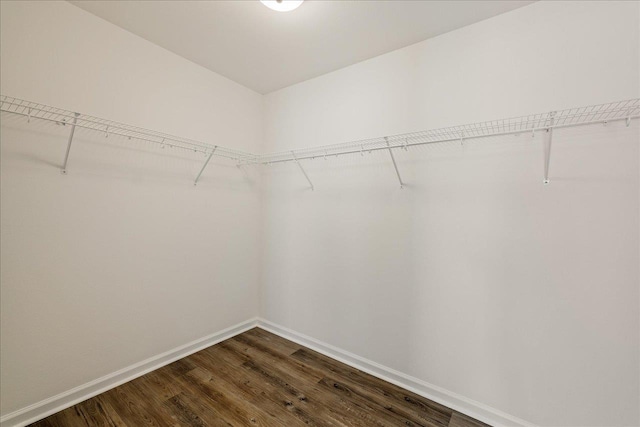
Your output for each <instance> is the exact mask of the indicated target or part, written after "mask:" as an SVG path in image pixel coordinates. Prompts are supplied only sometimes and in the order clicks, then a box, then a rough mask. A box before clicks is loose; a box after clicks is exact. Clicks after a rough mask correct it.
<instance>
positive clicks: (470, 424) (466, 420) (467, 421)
mask: <svg viewBox="0 0 640 427" xmlns="http://www.w3.org/2000/svg"><path fill="white" fill-rule="evenodd" d="M449 427H490V426H489V425H488V424H485V423H483V422H481V421H478V420H476V419H474V418H471V417H468V416H466V415H464V414H461V413H460V412H456V411H454V412H453V415H452V416H451V422H450V423H449Z"/></svg>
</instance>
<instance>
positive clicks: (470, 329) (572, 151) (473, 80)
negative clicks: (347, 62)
mask: <svg viewBox="0 0 640 427" xmlns="http://www.w3.org/2000/svg"><path fill="white" fill-rule="evenodd" d="M639 12H640V11H639V4H638V3H637V2H539V3H536V4H533V5H530V6H527V7H524V8H521V9H517V10H515V11H513V12H510V13H507V14H504V15H501V16H498V17H496V18H493V19H489V20H487V21H483V22H480V23H477V24H475V25H472V26H469V27H466V28H463V29H460V30H457V31H454V32H451V33H448V34H445V35H442V36H439V37H436V38H434V39H431V40H428V41H425V42H422V43H418V44H416V45H413V46H410V47H407V48H405V49H401V50H398V51H395V52H392V53H389V54H386V55H383V56H380V57H377V58H374V59H372V60H369V61H366V62H363V63H360V64H356V65H354V66H351V67H348V68H346V69H343V70H339V71H336V72H334V73H331V74H328V75H326V76H322V77H319V78H316V79H313V80H310V81H307V82H304V83H301V84H298V85H295V86H292V87H289V88H286V89H283V90H281V91H278V92H275V93H272V94H269V95H267V96H266V97H265V116H264V123H265V145H266V147H265V149H266V151H272V150H284V149H292V148H299V147H307V146H314V145H320V144H328V143H335V142H342V141H348V140H356V139H360V138H367V137H375V136H381V135H390V134H397V133H403V132H409V131H414V130H421V129H428V128H435V127H442V126H448V125H455V124H464V123H469V122H474V121H482V120H490V119H495V118H503V117H510V116H517V115H523V114H530V113H538V112H545V111H550V110H554V109H563V108H568V107H573V106H583V105H588V104H594V103H603V102H609V101H616V100H621V99H628V98H634V97H638V96H639V95H640V90H639V81H638V80H639V76H640V69H639V65H638V63H639V46H640V44H639V38H640V37H639V34H638V32H639V27H640V25H639V21H640V13H639ZM638 143H639V128H638V125H637V124H633V125H632V126H631V127H629V128H627V127H625V125H624V123H613V124H609V125H608V126H606V127H604V126H601V125H596V126H591V127H583V128H577V129H573V130H561V131H560V130H559V131H557V132H556V133H555V134H554V146H553V153H552V158H551V180H552V182H551V184H550V185H548V186H543V185H542V164H543V163H542V145H541V144H542V139H541V135H537V136H536V137H535V138H531V136H530V135H521V136H519V137H515V136H514V137H503V138H497V139H494V140H482V141H469V142H467V143H466V144H465V146H464V147H460V145H459V144H457V143H456V144H448V145H438V146H432V147H428V148H421V149H414V150H412V152H411V153H410V154H409V155H407V154H405V153H403V152H398V153H397V154H396V156H397V159H398V163H399V168H400V171H401V173H402V174H403V177H404V178H405V181H406V182H407V183H408V185H407V187H406V188H405V189H403V190H400V189H399V188H398V184H397V182H396V177H395V173H394V171H393V166H392V164H391V162H390V159H389V157H388V154H385V153H373V154H371V155H366V156H365V157H360V156H359V155H355V156H352V157H350V158H339V159H330V160H327V161H324V160H322V159H316V160H313V161H307V162H304V166H305V168H307V172H308V174H309V176H310V177H311V179H312V180H313V181H314V184H315V187H316V190H315V191H314V192H312V191H310V190H309V189H308V188H307V184H306V181H305V180H304V177H303V176H302V174H301V173H300V171H299V170H298V169H297V168H296V166H295V165H294V164H287V165H278V166H276V165H274V166H272V167H268V168H265V169H264V176H265V179H266V180H267V182H266V184H265V186H266V190H265V193H264V200H263V205H264V209H265V216H264V237H263V240H264V243H263V249H264V257H263V265H264V273H263V286H262V288H261V292H262V294H261V315H262V316H263V317H265V318H266V319H267V320H270V321H272V322H275V323H277V324H280V325H283V326H285V327H288V328H291V329H293V330H295V331H298V332H300V333H304V334H306V335H309V336H312V337H314V338H316V339H319V340H321V341H324V342H326V343H329V344H332V345H334V346H337V347H339V348H342V349H344V350H347V351H350V352H352V353H355V354H357V355H359V356H362V357H365V358H368V359H370V360H373V361H375V362H378V363H381V364H383V365H386V366H388V367H390V368H393V369H396V370H398V371H401V372H403V373H406V374H409V375H412V376H414V377H417V378H419V379H421V380H423V381H427V382H429V383H431V384H434V385H436V386H439V387H443V388H445V389H447V390H449V391H451V392H454V393H458V394H460V395H462V396H465V397H467V398H470V399H474V400H476V401H479V402H481V403H483V404H486V405H489V406H491V407H493V408H496V409H497V410H500V411H504V412H506V413H508V414H511V415H513V416H516V417H519V418H521V419H524V420H527V421H529V422H532V423H536V424H540V425H549V426H569V425H570V426H588V425H593V426H595V425H608V426H614V425H615V426H623V425H626V426H630V425H639V424H640V416H639V405H638V403H639V397H640V396H639V376H640V371H639V366H638V360H639V350H638V349H639V334H640V329H639V319H640V311H639V297H640V295H639V292H638V284H639V282H640V277H639V243H640V242H639V217H640V212H639V176H638V170H639V154H640V153H639V149H638V145H639V144H638Z"/></svg>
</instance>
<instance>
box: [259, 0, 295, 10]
mask: <svg viewBox="0 0 640 427" xmlns="http://www.w3.org/2000/svg"><path fill="white" fill-rule="evenodd" d="M303 1H304V0H260V2H261V3H262V4H263V5H265V6H267V7H268V8H269V9H273V10H277V11H278V12H289V11H291V10H293V9H296V8H297V7H298V6H300V5H301V4H302V2H303Z"/></svg>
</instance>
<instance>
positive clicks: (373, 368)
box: [257, 318, 535, 427]
mask: <svg viewBox="0 0 640 427" xmlns="http://www.w3.org/2000/svg"><path fill="white" fill-rule="evenodd" d="M257 326H258V327H259V328H262V329H264V330H266V331H269V332H271V333H274V334H276V335H278V336H281V337H282V338H285V339H288V340H290V341H293V342H296V343H298V344H300V345H303V346H305V347H308V348H310V349H312V350H315V351H317V352H318V353H322V354H324V355H325V356H328V357H331V358H332V359H336V360H338V361H340V362H342V363H345V364H347V365H349V366H351V367H353V368H356V369H359V370H361V371H364V372H366V373H368V374H371V375H373V376H375V377H377V378H380V379H382V380H385V381H388V382H390V383H392V384H395V385H397V386H399V387H402V388H405V389H407V390H409V391H412V392H414V393H416V394H418V395H420V396H423V397H426V398H427V399H431V400H433V401H434V402H437V403H440V404H441V405H445V406H448V407H449V408H451V409H454V410H456V411H458V412H461V413H463V414H466V415H469V416H470V417H473V418H475V419H477V420H480V421H483V422H485V423H487V424H490V425H492V426H496V427H499V426H504V427H507V426H508V427H516V426H517V427H535V425H534V424H531V423H529V422H527V421H525V420H522V419H520V418H517V417H514V416H513V415H509V414H507V413H505V412H502V411H500V410H498V409H495V408H492V407H490V406H488V405H485V404H483V403H480V402H477V401H475V400H473V399H469V398H467V397H464V396H461V395H459V394H457V393H454V392H452V391H449V390H446V389H444V388H442V387H438V386H436V385H434V384H430V383H428V382H426V381H422V380H420V379H418V378H415V377H412V376H410V375H407V374H403V373H402V372H398V371H396V370H394V369H391V368H388V367H386V366H383V365H380V364H379V363H376V362H373V361H371V360H368V359H365V358H363V357H360V356H358V355H355V354H353V353H350V352H348V351H345V350H342V349H340V348H337V347H334V346H332V345H330V344H327V343H324V342H322V341H319V340H317V339H315V338H311V337H309V336H307V335H304V334H301V333H299V332H296V331H293V330H291V329H289V328H286V327H284V326H281V325H278V324H276V323H273V322H270V321H268V320H265V319H262V318H259V319H258V324H257Z"/></svg>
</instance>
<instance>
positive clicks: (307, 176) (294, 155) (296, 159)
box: [291, 151, 314, 191]
mask: <svg viewBox="0 0 640 427" xmlns="http://www.w3.org/2000/svg"><path fill="white" fill-rule="evenodd" d="M291 155H292V156H293V160H295V161H296V164H297V165H298V167H299V168H300V170H301V171H302V174H303V175H304V177H305V178H307V182H308V183H309V185H310V186H311V191H313V190H314V188H313V183H312V182H311V180H310V179H309V175H307V172H305V170H304V168H303V167H302V165H301V164H300V162H299V161H298V158H297V157H296V153H294V152H293V151H292V152H291Z"/></svg>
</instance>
